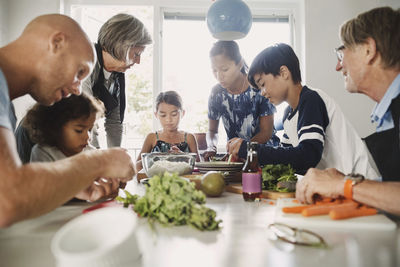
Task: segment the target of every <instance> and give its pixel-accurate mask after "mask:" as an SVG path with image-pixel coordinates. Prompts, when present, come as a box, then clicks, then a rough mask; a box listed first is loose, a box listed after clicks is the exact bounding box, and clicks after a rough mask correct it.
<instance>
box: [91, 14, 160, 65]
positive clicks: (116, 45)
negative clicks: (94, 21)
mask: <svg viewBox="0 0 400 267" xmlns="http://www.w3.org/2000/svg"><path fill="white" fill-rule="evenodd" d="M97 42H98V43H99V44H100V45H101V47H102V48H103V49H104V50H105V51H106V52H107V53H109V54H110V55H111V56H112V57H114V58H115V59H118V60H122V61H125V59H126V55H127V53H128V51H129V49H131V47H133V46H145V45H148V44H151V42H152V40H151V36H150V34H149V32H148V31H147V29H146V28H145V27H144V25H143V23H142V22H141V21H140V20H138V19H137V18H135V17H134V16H132V15H128V14H117V15H115V16H113V17H111V18H110V19H109V20H107V21H106V22H105V23H104V24H103V26H101V28H100V31H99V37H98V39H97Z"/></svg>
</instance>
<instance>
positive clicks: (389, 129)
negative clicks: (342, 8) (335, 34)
mask: <svg viewBox="0 0 400 267" xmlns="http://www.w3.org/2000/svg"><path fill="white" fill-rule="evenodd" d="M399 26H400V10H399V9H398V10H393V9H392V8H390V7H381V8H375V9H372V10H370V11H368V12H365V13H362V14H360V15H359V16H357V17H356V18H354V19H351V20H349V21H347V22H346V23H344V24H343V25H342V27H341V30H340V37H341V40H342V42H343V45H342V46H340V47H339V48H337V49H336V54H337V57H338V62H337V64H336V71H340V72H342V74H343V76H344V79H345V87H346V89H347V91H349V92H351V93H363V94H365V95H367V96H369V97H370V98H371V99H373V100H374V101H375V102H377V104H376V106H375V108H374V110H373V112H372V115H371V120H372V121H373V122H376V123H377V128H376V132H375V133H374V134H372V135H371V136H368V137H367V138H366V139H365V141H366V144H367V146H368V149H369V150H370V152H371V154H372V156H373V158H374V160H375V162H376V164H377V167H378V169H379V171H380V172H381V174H382V180H383V182H376V181H370V180H364V179H363V177H360V176H358V175H346V176H345V175H344V174H342V173H340V172H339V171H337V170H336V169H327V170H317V169H310V170H309V171H308V172H307V174H306V176H305V177H304V178H303V179H302V180H301V181H300V182H299V183H298V184H297V190H296V197H297V198H298V199H299V200H300V201H302V202H307V203H311V202H312V200H313V196H314V195H315V194H318V195H322V196H327V197H333V198H336V197H339V196H345V197H347V198H352V199H354V200H356V201H358V202H361V203H364V204H367V205H369V206H373V207H376V208H379V209H382V210H385V211H387V212H390V213H393V214H397V215H400V205H399V203H400V140H399V139H400V135H399V129H400V126H399V118H400V50H399V44H400V31H399Z"/></svg>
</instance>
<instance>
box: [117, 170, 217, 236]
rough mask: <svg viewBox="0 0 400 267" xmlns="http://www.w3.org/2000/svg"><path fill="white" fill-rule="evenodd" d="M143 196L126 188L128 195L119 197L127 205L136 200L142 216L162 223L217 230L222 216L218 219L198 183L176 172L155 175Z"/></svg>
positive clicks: (134, 208)
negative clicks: (196, 187)
mask: <svg viewBox="0 0 400 267" xmlns="http://www.w3.org/2000/svg"><path fill="white" fill-rule="evenodd" d="M146 186H147V188H146V193H145V195H144V196H143V197H139V196H137V195H131V194H130V193H129V192H127V191H125V193H126V197H125V198H122V197H118V198H117V200H118V201H120V202H122V203H124V206H125V207H126V206H129V204H133V205H134V206H133V210H134V211H135V212H136V213H137V214H138V215H139V216H141V217H148V218H149V221H150V223H151V222H152V221H154V220H156V221H158V222H159V223H161V224H162V225H166V226H168V225H186V224H189V225H191V226H193V227H195V228H197V229H199V230H202V231H203V230H216V229H218V228H219V223H220V222H221V220H218V221H217V220H215V217H216V212H215V211H214V210H212V209H210V208H207V207H206V206H205V205H204V203H205V200H206V197H205V195H204V193H203V192H201V191H199V190H196V189H195V184H194V183H191V182H188V181H187V180H185V179H182V178H181V177H179V176H177V175H176V174H170V173H168V172H166V173H164V175H163V176H161V177H160V176H153V177H152V178H151V179H150V180H149V184H148V185H146Z"/></svg>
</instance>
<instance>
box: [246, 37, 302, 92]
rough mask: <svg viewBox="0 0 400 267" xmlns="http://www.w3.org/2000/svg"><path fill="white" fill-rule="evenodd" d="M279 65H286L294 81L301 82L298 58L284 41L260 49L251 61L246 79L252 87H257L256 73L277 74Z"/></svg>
mask: <svg viewBox="0 0 400 267" xmlns="http://www.w3.org/2000/svg"><path fill="white" fill-rule="evenodd" d="M281 66H286V67H287V68H288V69H289V71H290V73H291V75H292V80H293V82H294V83H299V82H301V73H300V64H299V59H298V58H297V56H296V54H295V53H294V51H293V49H292V48H291V47H290V46H289V45H287V44H284V43H279V44H274V45H272V46H270V47H267V48H265V49H264V50H263V51H261V52H260V53H259V54H258V55H257V56H256V57H255V59H254V60H253V63H251V66H250V69H249V75H248V79H249V82H250V84H251V85H252V86H253V87H254V88H258V86H257V84H256V82H255V81H254V75H256V74H263V73H264V74H272V75H273V76H274V77H275V76H277V75H279V73H280V68H281Z"/></svg>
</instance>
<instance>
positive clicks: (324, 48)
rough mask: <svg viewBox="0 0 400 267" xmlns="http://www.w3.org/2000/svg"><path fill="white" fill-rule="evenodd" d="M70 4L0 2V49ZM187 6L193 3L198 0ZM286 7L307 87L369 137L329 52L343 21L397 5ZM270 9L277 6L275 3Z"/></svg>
mask: <svg viewBox="0 0 400 267" xmlns="http://www.w3.org/2000/svg"><path fill="white" fill-rule="evenodd" d="M69 1H71V2H80V1H77V0H75V1H74V0H65V1H64V0H36V1H34V4H33V2H32V1H31V0H0V25H1V26H0V45H4V44H5V43H7V42H10V41H12V40H14V39H15V38H16V37H18V36H19V34H20V33H21V32H22V30H23V28H24V27H25V25H26V24H27V23H28V22H29V21H30V20H31V19H33V18H34V17H36V16H38V15H40V14H45V13H58V12H59V11H60V6H61V7H62V6H63V3H64V2H69ZM103 1H104V0H102V2H103ZM134 1H142V0H131V1H127V3H128V2H134ZM159 1H162V0H159ZM182 1H184V2H185V1H189V0H182ZM204 1H207V3H209V2H210V0H197V2H204ZM245 1H246V2H247V3H248V4H249V5H250V7H252V5H254V6H260V5H262V3H263V2H264V3H265V2H273V1H271V0H263V1H260V0H245ZM93 2H97V1H93ZM142 2H143V1H142ZM153 2H157V0H153ZM175 2H179V1H178V0H176V1H175ZM190 2H196V0H194V1H193V0H191V1H190ZM285 2H286V4H285V5H287V4H288V3H289V4H290V3H292V4H293V3H297V4H298V10H296V12H295V14H294V15H295V16H296V17H295V23H296V34H297V35H298V36H299V35H300V37H301V38H296V40H295V43H296V52H297V53H299V54H300V59H301V62H302V66H301V67H302V72H303V79H304V82H305V83H306V84H308V85H310V86H311V87H316V88H320V89H323V90H324V91H326V92H327V93H328V94H329V95H331V96H332V97H333V98H335V99H336V101H337V102H338V104H339V105H340V106H341V107H342V109H343V111H344V113H345V114H346V116H347V117H348V118H349V120H350V121H351V122H352V124H353V125H354V126H355V128H356V130H357V131H358V133H359V134H360V135H361V136H366V135H368V134H369V133H371V132H373V131H374V126H373V125H372V124H371V123H370V120H369V114H370V112H371V110H372V108H373V106H374V103H373V102H372V101H371V100H369V99H368V98H367V97H366V96H363V95H359V94H356V95H355V94H349V93H348V92H347V91H346V90H345V89H344V83H343V78H342V77H341V75H340V74H339V73H336V71H335V64H336V56H335V54H334V52H333V49H334V48H335V47H337V46H339V45H340V39H339V37H338V31H339V26H340V25H341V24H342V23H343V22H344V21H345V20H347V19H350V18H352V17H354V16H356V15H357V14H358V13H360V12H363V11H366V10H369V9H371V8H374V7H377V6H384V5H389V6H392V7H394V8H399V7H400V1H399V0H336V1H332V0H285ZM186 3H188V2H186ZM273 6H274V7H276V6H277V5H276V2H275V4H274V5H273ZM7 15H8V16H7ZM4 25H7V27H5V26H4ZM304 62H305V64H304ZM14 104H15V107H16V112H17V116H18V117H19V118H21V116H23V115H24V113H25V111H26V109H27V108H28V107H29V106H30V105H31V104H32V100H31V99H30V98H29V97H24V98H20V99H17V100H15V101H14Z"/></svg>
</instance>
